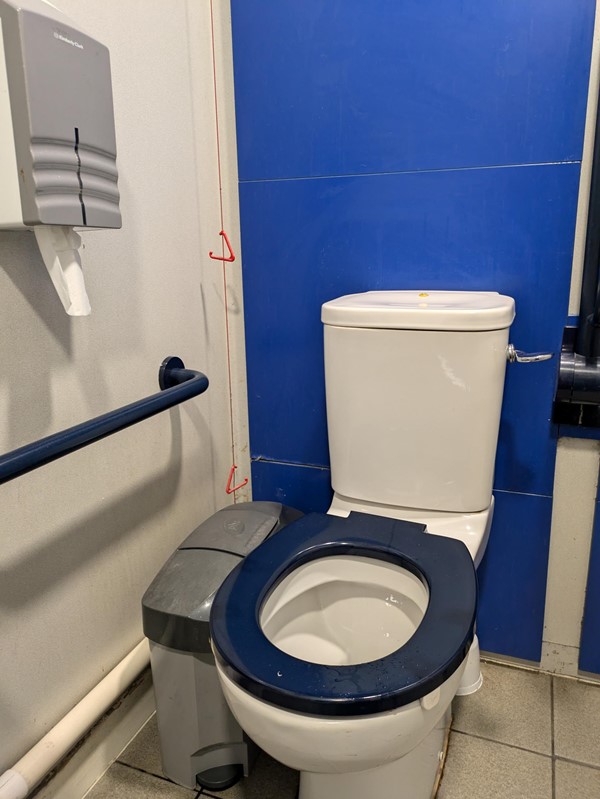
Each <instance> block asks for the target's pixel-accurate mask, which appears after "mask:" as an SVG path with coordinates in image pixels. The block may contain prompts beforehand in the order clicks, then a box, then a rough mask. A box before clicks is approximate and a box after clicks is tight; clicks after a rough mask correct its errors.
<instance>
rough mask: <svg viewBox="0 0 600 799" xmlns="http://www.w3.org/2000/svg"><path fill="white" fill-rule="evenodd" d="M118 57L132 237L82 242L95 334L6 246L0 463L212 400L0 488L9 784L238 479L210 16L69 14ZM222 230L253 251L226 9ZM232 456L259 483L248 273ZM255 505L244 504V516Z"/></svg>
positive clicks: (33, 264)
mask: <svg viewBox="0 0 600 799" xmlns="http://www.w3.org/2000/svg"><path fill="white" fill-rule="evenodd" d="M55 2H56V4H57V5H59V6H60V7H61V9H62V10H63V11H64V12H65V13H67V14H68V15H69V16H71V17H72V19H73V20H74V21H75V22H77V23H79V24H80V25H81V26H82V27H83V28H85V29H86V30H87V31H88V32H89V33H91V34H92V35H95V36H97V37H98V39H100V40H101V41H103V42H104V43H105V44H107V45H108V47H109V48H110V51H111V59H112V74H113V91H114V99H115V117H116V127H117V142H118V166H119V171H120V181H119V185H120V189H121V193H122V212H123V229H122V230H120V231H97V232H86V233H84V234H83V240H84V244H85V250H84V258H85V262H84V268H85V274H86V283H87V287H88V292H89V295H90V299H91V303H92V315H91V317H89V318H69V317H67V316H66V315H65V313H64V311H63V310H62V307H61V305H60V303H59V300H58V298H57V296H56V295H55V293H54V290H53V289H52V286H51V284H50V280H49V278H48V276H47V274H46V271H45V269H44V266H43V264H42V262H41V260H40V257H39V255H38V253H37V251H36V247H35V244H34V240H33V235H32V234H31V233H9V232H5V233H0V320H1V324H2V335H1V337H0V364H1V369H0V451H2V452H4V451H8V450H10V449H13V448H15V447H18V446H20V445H23V444H25V443H27V442H30V441H33V440H35V439H37V438H39V437H41V436H45V435H48V434H50V433H52V432H55V431H57V430H60V429H62V428H65V427H68V426H70V425H73V424H76V423H78V422H81V421H83V420H85V419H87V418H90V417H92V416H95V415H97V414H100V413H104V412H106V411H108V410H111V409H113V408H116V407H118V406H119V405H123V404H125V403H128V402H132V401H134V400H136V399H139V398H141V397H142V396H145V395H146V394H149V393H152V392H154V391H155V390H157V371H158V366H159V364H160V362H161V361H162V359H163V358H164V357H165V356H167V355H172V354H174V355H179V356H180V357H182V358H183V359H184V361H185V363H186V365H188V366H190V367H192V368H196V369H201V370H203V371H205V372H206V373H207V374H208V376H209V378H210V381H211V384H210V388H209V390H208V392H207V393H206V394H204V395H203V396H201V397H198V398H196V399H194V400H191V401H189V402H188V403H186V404H185V405H183V406H180V407H179V408H176V409H174V410H172V411H169V412H166V413H164V414H162V415H160V416H158V417H155V418H154V419H152V420H149V421H146V422H143V423H141V424H140V425H137V426H135V427H132V428H130V429H128V430H126V431H124V432H122V433H120V434H117V435H115V436H113V437H110V438H107V439H105V440H104V441H102V442H99V443H97V444H95V445H92V446H90V447H88V448H86V449H83V450H80V451H79V452H77V453H75V454H72V455H70V456H68V457H66V458H64V459H62V460H60V461H56V462H55V463H53V464H50V465H48V466H45V467H43V468H41V469H38V470H37V471H35V472H32V473H30V474H29V475H26V476H24V477H22V478H19V479H17V480H15V481H13V482H11V483H8V484H6V485H4V486H0V508H1V515H0V675H1V677H0V772H1V771H2V770H3V769H4V768H7V767H10V766H11V765H12V763H13V762H14V761H15V760H17V759H18V758H19V757H20V756H21V755H22V754H23V753H24V752H25V751H26V750H27V749H28V748H29V747H30V746H31V745H33V744H34V743H35V742H36V741H37V740H38V739H39V738H40V737H41V736H42V735H43V734H44V732H45V731H46V730H48V729H49V728H50V727H51V726H52V725H53V724H54V723H55V722H56V721H57V720H58V719H60V718H61V717H62V716H63V715H64V714H65V713H66V712H67V711H68V710H69V709H70V708H71V707H72V706H73V705H74V704H75V703H76V702H77V701H78V700H79V699H80V698H81V697H82V696H83V695H84V694H85V693H86V692H87V691H88V690H89V689H90V688H92V687H93V686H94V685H95V684H96V683H97V682H98V681H99V680H100V679H101V677H102V676H103V674H104V673H106V672H107V671H108V670H109V669H111V668H112V667H113V666H114V665H115V664H116V663H117V662H118V661H119V660H120V659H121V658H122V657H123V656H124V655H125V654H126V652H127V651H129V650H130V649H131V648H132V647H133V646H134V645H135V644H136V643H137V642H138V641H139V640H140V639H141V637H142V632H141V623H140V598H141V595H142V593H143V591H144V589H145V588H146V586H147V585H148V583H149V581H150V580H151V578H152V577H153V575H154V574H155V572H156V571H157V570H158V568H159V567H160V566H161V565H162V563H163V562H164V560H165V559H166V557H167V556H168V555H169V554H170V552H171V551H172V550H173V548H174V547H175V546H176V544H177V543H178V542H179V541H180V540H181V539H182V538H183V537H184V536H185V535H187V533H189V532H190V531H191V530H192V529H193V528H194V527H195V526H196V525H197V524H198V523H199V522H200V521H202V520H203V519H204V518H205V517H206V516H208V515H209V514H210V513H211V512H212V511H213V510H215V509H216V508H217V507H219V506H222V505H224V504H227V503H228V502H230V501H231V499H230V498H229V497H227V496H226V494H225V491H224V488H225V483H226V479H227V474H228V470H229V467H230V466H231V463H232V451H231V432H230V415H229V388H228V376H227V369H226V349H225V314H224V289H223V272H222V267H221V265H220V264H219V263H217V262H215V261H212V260H210V259H209V258H208V251H209V250H210V249H212V250H216V249H219V248H220V240H219V237H218V232H219V230H220V224H221V223H220V216H219V190H218V182H217V168H216V141H215V139H216V137H215V113H214V96H213V72H212V55H211V36H210V6H209V2H208V0H206V1H205V2H202V3H199V2H197V0H169V1H168V2H166V0H101V2H100V1H99V0H55ZM214 5H215V32H216V51H217V70H218V74H219V92H218V95H219V104H220V105H219V114H220V123H221V143H222V148H223V158H224V173H223V174H224V205H225V225H226V230H227V231H228V233H229V234H230V237H231V239H232V243H233V246H234V249H235V250H236V251H238V250H239V225H238V212H237V175H236V172H235V136H234V120H233V99H232V97H233V95H232V75H231V53H230V35H229V27H228V26H229V20H228V13H229V12H228V8H227V5H228V4H227V1H226V0H214ZM227 275H228V291H229V310H230V325H231V338H232V351H233V352H232V357H233V372H232V375H233V391H234V398H233V406H234V415H235V425H234V427H235V437H236V441H237V449H236V453H235V456H236V458H237V463H238V467H239V470H238V474H239V476H240V478H242V477H245V476H248V474H249V463H248V454H247V432H246V427H247V425H246V417H245V407H246V397H245V382H244V363H243V332H242V295H241V280H240V261H239V258H238V260H237V261H236V262H235V263H234V264H231V265H228V267H227ZM248 496H249V491H248V489H246V491H245V492H240V493H239V494H238V500H243V499H247V498H248Z"/></svg>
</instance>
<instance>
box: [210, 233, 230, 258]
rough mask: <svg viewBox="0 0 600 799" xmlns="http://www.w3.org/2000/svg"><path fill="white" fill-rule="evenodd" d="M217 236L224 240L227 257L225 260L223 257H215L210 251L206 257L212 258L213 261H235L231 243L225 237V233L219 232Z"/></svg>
mask: <svg viewBox="0 0 600 799" xmlns="http://www.w3.org/2000/svg"><path fill="white" fill-rule="evenodd" d="M219 236H223V238H224V239H225V244H226V245H227V249H228V250H229V257H228V258H226V257H225V256H224V255H215V254H214V252H213V251H212V250H211V251H210V252H209V253H208V257H209V258H212V259H213V261H235V253H234V251H233V250H232V249H231V242H230V241H229V238H228V237H227V233H225V231H224V230H221V231H220V233H219Z"/></svg>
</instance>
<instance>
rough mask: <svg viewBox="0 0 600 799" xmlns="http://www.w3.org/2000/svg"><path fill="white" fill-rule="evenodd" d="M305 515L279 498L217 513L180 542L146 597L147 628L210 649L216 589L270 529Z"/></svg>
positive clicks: (154, 637)
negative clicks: (211, 615)
mask: <svg viewBox="0 0 600 799" xmlns="http://www.w3.org/2000/svg"><path fill="white" fill-rule="evenodd" d="M300 516H302V513H300V511H297V510H295V509H294V508H288V507H286V506H284V505H281V504H280V503H279V502H241V503H239V504H238V505H229V506H228V507H227V508H223V509H222V510H220V511H217V513H215V514H213V515H212V516H211V517H210V518H208V519H207V520H206V521H205V522H203V523H202V524H201V525H200V526H199V527H197V528H196V529H195V530H194V531H193V532H192V533H190V535H189V536H188V537H187V538H186V539H185V541H183V543H182V544H180V546H179V549H177V550H176V551H175V552H174V553H173V555H172V556H171V557H170V558H169V560H168V561H167V562H166V563H165V565H164V566H163V567H162V569H161V570H160V571H159V573H158V574H157V575H156V577H155V578H154V580H153V581H152V583H151V584H150V586H149V588H148V590H147V591H146V593H145V594H144V596H143V598H142V618H143V624H144V634H145V635H146V636H147V637H148V638H149V639H150V640H151V641H154V642H155V643H157V644H161V645H162V646H165V647H169V648H171V649H178V650H180V651H183V652H199V653H201V652H210V642H209V625H208V622H209V618H210V609H211V607H212V601H213V598H214V595H215V594H216V592H217V591H218V589H219V588H220V587H221V584H222V582H223V581H224V580H225V578H226V577H227V575H228V574H229V572H231V571H232V570H233V569H234V568H235V566H237V564H238V563H239V562H240V560H242V559H243V558H244V557H245V556H246V555H247V554H248V553H249V552H251V551H252V550H253V549H255V547H257V546H258V545H259V544H261V543H262V542H263V541H264V540H265V539H266V538H268V536H269V535H271V534H272V533H275V532H277V531H278V530H281V528H282V527H285V526H286V524H289V523H290V522H291V521H294V519H297V518H299V517H300Z"/></svg>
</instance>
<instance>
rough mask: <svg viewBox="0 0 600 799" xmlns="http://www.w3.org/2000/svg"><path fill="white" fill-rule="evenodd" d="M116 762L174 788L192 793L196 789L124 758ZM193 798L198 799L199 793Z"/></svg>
mask: <svg viewBox="0 0 600 799" xmlns="http://www.w3.org/2000/svg"><path fill="white" fill-rule="evenodd" d="M114 763H118V764H119V766H125V768H129V769H131V770H132V771H137V772H138V774H145V775H146V776H147V777H154V778H155V779H157V780H160V781H161V782H166V783H168V784H169V785H172V786H173V787H174V788H180V789H181V790H182V791H190V793H191V792H192V791H194V790H196V789H195V788H185V787H184V786H183V785H178V784H177V783H176V782H173V780H170V779H169V778H168V777H163V776H162V775H161V774H155V773H154V772H153V771H146V769H144V768H140V766H132V765H130V764H129V763H125V762H123V761H122V760H118V759H117V760H115V761H113V765H114ZM193 799H198V794H196V795H195V796H194V797H193Z"/></svg>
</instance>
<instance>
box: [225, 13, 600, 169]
mask: <svg viewBox="0 0 600 799" xmlns="http://www.w3.org/2000/svg"><path fill="white" fill-rule="evenodd" d="M593 19H594V0H544V2H539V0H507V2H501V3H482V2H481V0H402V1H401V2H399V0H375V2H371V3H367V2H365V1H364V0H327V2H323V0H302V1H301V2H298V1H297V0H287V1H286V0H233V1H232V20H233V43H234V66H235V85H236V109H237V113H236V116H237V124H238V150H239V170H240V178H241V179H242V180H248V179H256V178H275V177H298V176H301V175H302V176H303V175H339V174H359V173H360V174H364V173H370V172H391V171H404V170H417V169H437V168H440V167H445V168H449V167H467V166H484V165H495V164H520V163H540V162H556V161H564V160H577V159H579V158H580V156H581V148H582V139H583V124H584V114H585V104H586V96H587V78H588V69H589V59H590V50H591V39H592V29H593Z"/></svg>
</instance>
